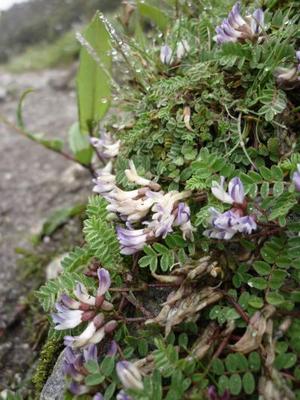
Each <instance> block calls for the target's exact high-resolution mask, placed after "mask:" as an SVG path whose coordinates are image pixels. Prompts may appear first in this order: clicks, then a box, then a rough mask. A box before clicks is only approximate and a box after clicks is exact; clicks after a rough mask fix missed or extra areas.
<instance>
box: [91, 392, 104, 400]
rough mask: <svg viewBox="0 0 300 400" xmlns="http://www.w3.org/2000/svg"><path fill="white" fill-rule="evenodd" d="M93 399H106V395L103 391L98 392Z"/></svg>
mask: <svg viewBox="0 0 300 400" xmlns="http://www.w3.org/2000/svg"><path fill="white" fill-rule="evenodd" d="M93 400H104V397H103V396H102V394H101V393H96V394H95V395H94V397H93Z"/></svg>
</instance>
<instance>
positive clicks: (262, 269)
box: [253, 261, 271, 275]
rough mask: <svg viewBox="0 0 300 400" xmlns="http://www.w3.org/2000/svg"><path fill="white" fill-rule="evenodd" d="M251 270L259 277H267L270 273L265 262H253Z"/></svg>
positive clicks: (269, 268)
mask: <svg viewBox="0 0 300 400" xmlns="http://www.w3.org/2000/svg"><path fill="white" fill-rule="evenodd" d="M253 268H254V269H255V271H256V272H257V273H258V274H259V275H269V274H270V272H271V267H270V265H269V264H267V263H266V262H265V261H255V262H254V264H253Z"/></svg>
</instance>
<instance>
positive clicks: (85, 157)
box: [69, 122, 93, 165]
mask: <svg viewBox="0 0 300 400" xmlns="http://www.w3.org/2000/svg"><path fill="white" fill-rule="evenodd" d="M69 145H70V149H71V150H72V153H73V154H74V157H75V158H76V160H77V161H79V162H80V163H81V164H84V165H89V164H90V162H91V159H92V156H93V148H92V146H91V145H90V142H89V136H88V135H87V134H86V133H82V132H81V131H80V128H79V124H78V122H75V124H73V125H72V126H71V128H70V130H69Z"/></svg>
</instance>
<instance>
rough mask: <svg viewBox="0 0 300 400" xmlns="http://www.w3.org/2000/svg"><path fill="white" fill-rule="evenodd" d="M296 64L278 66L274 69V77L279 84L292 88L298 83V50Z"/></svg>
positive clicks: (299, 69) (299, 61)
mask: <svg viewBox="0 0 300 400" xmlns="http://www.w3.org/2000/svg"><path fill="white" fill-rule="evenodd" d="M296 59H297V64H296V65H295V66H294V67H293V68H283V67H279V68H277V69H276V70H275V77H276V80H277V83H278V84H279V86H283V87H285V88H286V89H289V88H290V89H293V88H294V87H295V86H297V85H299V84H300V51H296Z"/></svg>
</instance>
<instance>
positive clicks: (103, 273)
mask: <svg viewBox="0 0 300 400" xmlns="http://www.w3.org/2000/svg"><path fill="white" fill-rule="evenodd" d="M97 274H98V279H99V287H98V290H97V296H102V295H104V293H106V292H107V290H108V289H109V288H110V285H111V279H110V274H109V272H108V271H107V269H105V268H99V269H98V270H97Z"/></svg>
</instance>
